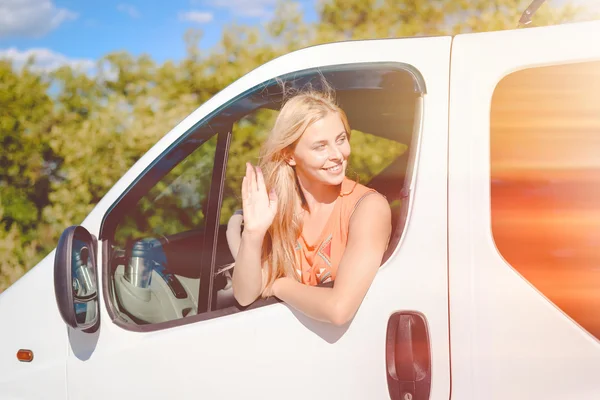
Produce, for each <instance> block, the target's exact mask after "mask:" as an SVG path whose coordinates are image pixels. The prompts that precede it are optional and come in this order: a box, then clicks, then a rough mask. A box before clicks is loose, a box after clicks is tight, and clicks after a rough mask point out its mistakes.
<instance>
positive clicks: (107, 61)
mask: <svg viewBox="0 0 600 400" xmlns="http://www.w3.org/2000/svg"><path fill="white" fill-rule="evenodd" d="M528 3H529V2H528V1H521V0H469V1H467V0H459V1H456V0H427V1H425V0H323V1H321V2H320V3H319V4H318V6H317V7H318V9H317V11H318V12H317V14H318V18H317V21H316V22H312V23H307V22H306V21H304V19H303V15H302V12H301V10H300V8H299V6H298V5H297V4H295V3H289V2H287V3H286V2H281V3H280V5H279V6H278V7H277V9H276V11H275V13H274V15H273V17H272V19H271V20H270V21H269V22H268V23H267V24H266V25H265V26H264V27H263V28H258V27H251V26H239V25H232V26H228V27H226V28H225V29H224V31H223V34H222V37H221V39H220V41H219V42H218V43H217V45H215V46H214V47H213V48H212V49H210V50H209V51H207V52H204V51H203V50H201V49H200V48H199V47H198V41H199V39H200V38H201V32H200V31H194V30H191V31H188V32H187V33H186V35H185V37H184V40H185V41H186V44H187V55H186V57H185V58H184V59H183V60H181V61H179V62H174V61H166V62H164V63H162V64H157V63H156V62H155V61H153V60H152V58H151V57H149V56H147V55H142V56H139V57H135V56H133V55H131V54H128V53H126V52H115V53H111V54H108V55H106V56H105V57H103V58H102V59H101V60H99V61H98V65H97V67H98V73H97V75H95V76H89V75H86V74H82V73H78V72H76V71H75V70H72V69H71V68H69V67H63V68H61V69H59V70H57V71H55V72H54V73H52V74H50V75H45V74H42V73H38V72H34V70H33V69H32V67H31V66H32V64H31V63H29V64H27V65H25V66H24V67H23V68H21V69H17V68H15V67H14V66H13V65H11V63H10V62H8V61H2V62H0V143H1V145H2V152H1V153H0V292H1V291H2V290H3V289H5V288H6V287H7V286H9V285H10V284H11V283H12V282H14V281H15V280H16V279H18V278H19V277H20V276H21V275H22V274H23V273H25V272H26V270H27V269H28V268H31V267H32V266H33V265H35V264H36V263H37V262H38V261H39V260H41V259H42V258H43V257H44V256H45V255H46V254H47V253H48V252H49V251H51V250H52V249H53V248H54V247H55V245H56V243H57V240H58V237H59V236H60V234H61V232H62V231H63V229H64V228H66V227H68V226H70V225H73V224H78V223H80V222H81V221H82V220H83V218H84V217H85V216H86V215H87V213H88V212H89V211H90V210H91V209H92V208H93V206H94V205H95V204H96V203H97V202H98V201H99V200H100V199H101V198H102V196H103V195H104V194H105V193H106V192H107V191H108V189H109V188H110V187H111V186H112V185H113V184H114V183H115V182H116V180H117V179H119V177H120V176H122V174H123V173H124V172H126V171H127V169H128V168H130V167H131V165H132V164H133V163H134V162H135V161H136V160H137V159H139V157H141V156H142V155H143V154H144V152H146V151H147V150H148V149H149V148H150V147H151V146H152V145H153V144H154V143H155V142H156V141H157V140H158V139H159V138H160V137H161V136H163V135H164V134H165V133H166V132H168V131H169V130H170V129H171V128H172V127H173V126H175V125H176V124H177V123H178V122H179V121H180V120H182V119H183V118H184V117H185V116H186V115H188V114H189V113H190V112H191V111H192V110H194V109H195V108H197V107H198V106H199V105H200V104H202V103H203V102H205V101H206V100H207V99H209V98H210V97H212V96H213V95H215V94H216V93H218V92H219V91H220V90H221V89H223V88H224V87H225V86H227V85H229V84H230V83H232V82H233V81H234V80H236V79H237V78H239V77H240V76H242V75H243V74H245V73H247V72H248V71H250V70H252V69H254V68H256V67H258V66H259V65H261V64H263V63H265V62H267V61H269V60H271V59H273V58H275V57H277V56H280V55H282V54H285V53H287V52H290V51H292V50H296V49H298V48H302V47H305V46H308V45H312V44H318V43H326V42H331V41H339V40H348V39H365V38H390V37H406V36H418V35H438V34H456V33H460V32H477V31H491V30H501V29H512V28H515V27H516V23H517V21H518V18H519V16H520V14H521V12H522V11H523V10H524V9H525V7H526V6H527V4H528ZM586 18H590V16H589V15H586V14H585V12H584V10H580V9H576V8H574V7H571V6H565V7H552V6H551V5H550V4H545V5H544V6H542V7H541V8H540V10H539V11H538V13H537V14H536V16H535V22H536V24H537V25H548V24H558V23H562V22H571V21H575V20H578V19H586ZM272 119H273V115H269V113H259V114H258V115H255V116H254V117H253V119H252V121H250V122H248V121H245V122H244V121H242V122H240V123H238V124H237V125H236V127H235V129H236V131H235V140H234V141H233V142H232V150H231V151H232V154H242V153H243V154H244V158H242V157H231V158H230V164H229V165H228V170H227V185H228V186H227V187H226V194H227V193H228V195H226V196H225V199H224V208H225V209H226V210H228V211H227V212H225V213H224V215H223V216H222V219H226V218H227V216H228V214H230V213H231V212H232V211H233V210H234V209H235V207H237V206H238V205H236V203H237V197H236V191H237V190H238V188H239V182H240V179H241V176H243V172H242V171H243V161H244V160H246V159H252V158H253V157H254V158H256V156H257V150H258V145H259V143H260V140H261V136H260V134H258V133H259V132H266V131H267V126H269V124H270V123H272ZM353 140H354V141H357V142H356V143H358V145H357V146H356V148H358V149H362V150H361V151H358V152H357V153H358V154H357V155H356V156H355V157H354V158H353V161H352V162H353V164H352V167H353V169H355V170H356V171H357V173H359V175H361V178H363V179H364V178H366V179H368V177H369V176H372V175H373V174H375V173H377V172H378V171H377V169H378V168H381V167H382V166H384V165H385V163H386V162H388V161H389V160H390V159H391V157H394V156H395V155H397V154H399V152H402V151H404V149H403V148H400V147H394V146H390V144H389V143H383V144H382V143H381V142H376V141H377V139H376V138H372V137H369V136H368V135H366V134H363V133H361V132H358V133H357V134H355V135H353ZM378 143H379V144H378ZM207 149H208V147H207ZM203 151H205V150H203ZM206 151H208V150H206ZM213 151H214V148H213ZM202 156H203V157H204V156H205V154H203V155H202ZM194 157H195V156H192V158H190V160H191V162H196V160H195V158H194ZM199 157H200V156H199ZM386 160H387V161H386ZM178 168H179V169H181V171H179V170H177V171H173V173H174V174H177V173H182V174H183V176H185V174H186V173H185V171H184V170H185V168H186V167H185V165H181V166H179V167H178ZM207 170H209V169H207ZM207 176H209V175H207ZM205 178H206V177H205ZM161 190H162V191H163V192H164V191H165V190H167V189H166V187H162V186H161V187H157V188H156V189H155V191H156V192H151V193H149V194H148V196H150V197H151V196H154V198H156V197H157V196H160V195H161V193H163V192H161ZM169 190H170V189H169ZM167 192H168V190H167ZM163 196H165V195H164V193H163ZM150 197H149V198H150ZM149 198H148V199H145V200H144V199H143V200H142V201H141V202H140V205H139V210H138V212H139V213H142V214H143V213H145V212H146V213H147V212H149V206H148V204H146V203H147V202H148V201H149ZM163 201H171V200H169V199H168V196H166V197H164V200H163ZM178 201H180V200H178ZM144 202H146V203H144ZM144 204H145V205H144ZM180 206H181V207H180V208H181V209H183V213H184V214H185V215H173V216H170V217H172V218H170V220H172V221H174V222H173V224H175V225H173V226H171V225H165V224H164V219H162V220H161V221H156V220H155V219H152V217H150V216H148V218H142V217H139V216H138V218H136V216H135V215H132V216H131V217H132V219H131V221H130V222H127V223H125V224H124V231H123V232H124V234H126V235H128V236H130V235H133V234H134V233H143V232H145V231H156V230H157V229H163V230H164V231H165V232H168V231H170V230H178V229H184V228H185V226H186V225H191V226H193V225H195V224H198V223H199V221H201V220H202V218H203V215H202V210H199V209H197V208H194V207H190V208H186V207H184V206H182V205H181V204H180ZM142 214H140V215H142ZM140 220H147V221H149V225H148V226H138V225H139V223H138V222H139V221H140ZM182 224H183V225H182ZM179 225H181V226H179ZM127 229H129V231H128V230H127Z"/></svg>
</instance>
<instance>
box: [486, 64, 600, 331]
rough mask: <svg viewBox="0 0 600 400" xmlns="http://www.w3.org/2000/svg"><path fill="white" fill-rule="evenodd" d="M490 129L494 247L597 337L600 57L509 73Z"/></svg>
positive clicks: (599, 301) (599, 317) (494, 100)
mask: <svg viewBox="0 0 600 400" xmlns="http://www.w3.org/2000/svg"><path fill="white" fill-rule="evenodd" d="M490 134H491V137H490V146H491V148H490V150H491V154H490V156H491V219H492V232H493V236H494V240H495V243H496V246H497V248H498V250H499V251H500V253H501V254H502V256H503V257H504V259H505V260H506V261H507V262H508V263H509V264H510V265H511V266H512V267H513V268H514V269H515V270H516V271H518V272H519V273H520V274H521V275H522V276H523V277H524V278H525V279H527V280H528V281H529V282H530V283H531V284H532V285H533V286H535V287H536V288H537V289H538V290H539V291H540V292H541V293H542V294H543V295H544V296H546V297H547V298H548V299H549V300H550V301H551V302H553V303H554V304H555V305H556V306H557V307H558V308H560V309H561V310H562V311H563V312H564V313H566V314H567V315H568V316H569V317H571V318H572V319H573V320H574V321H575V322H576V323H577V324H579V325H580V326H581V327H582V328H584V329H586V330H587V331H588V332H589V333H591V334H592V335H594V336H595V337H596V338H600V156H599V155H600V62H583V63H577V64H568V65H557V66H545V67H538V68H531V69H526V70H522V71H517V72H514V73H512V74H510V75H508V76H507V77H505V78H504V79H503V80H502V81H500V83H499V84H498V86H497V87H496V89H495V92H494V95H493V98H492V107H491V126H490Z"/></svg>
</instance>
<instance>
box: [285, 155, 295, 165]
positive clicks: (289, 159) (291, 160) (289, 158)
mask: <svg viewBox="0 0 600 400" xmlns="http://www.w3.org/2000/svg"><path fill="white" fill-rule="evenodd" d="M285 162H286V163H287V164H288V165H289V166H290V167H295V166H296V160H295V159H294V155H293V154H289V155H288V156H287V157H286V158H285Z"/></svg>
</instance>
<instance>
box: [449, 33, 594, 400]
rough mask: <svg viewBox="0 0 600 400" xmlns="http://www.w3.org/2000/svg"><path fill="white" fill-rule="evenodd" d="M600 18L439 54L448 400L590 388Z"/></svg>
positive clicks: (458, 43)
mask: <svg viewBox="0 0 600 400" xmlns="http://www.w3.org/2000/svg"><path fill="white" fill-rule="evenodd" d="M598 37H600V21H595V22H588V23H578V24H565V25H560V26H553V27H544V28H531V29H522V30H514V31H503V32H491V33H481V34H466V35H459V36H457V37H456V38H455V40H454V43H453V46H452V68H451V71H452V73H451V81H450V88H451V96H450V99H451V103H450V156H449V158H450V159H449V202H450V204H449V234H450V239H449V240H450V247H449V249H450V258H449V260H450V328H451V347H452V355H453V358H452V367H453V374H452V396H453V397H455V398H460V399H505V398H511V399H516V398H521V399H565V398H573V399H575V398H576V399H596V398H598V394H599V393H600V381H599V380H598V371H600V340H599V339H600V311H599V310H600V269H599V268H598V266H599V265H600V251H599V250H598V249H599V247H598V238H600V219H599V215H600V197H599V194H600V192H599V191H598V187H599V183H600V158H599V157H598V154H600V141H599V139H598V138H599V134H600V47H599V46H597V45H596V41H597V38H598Z"/></svg>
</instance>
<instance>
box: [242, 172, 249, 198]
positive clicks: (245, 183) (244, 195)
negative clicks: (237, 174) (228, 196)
mask: <svg viewBox="0 0 600 400" xmlns="http://www.w3.org/2000/svg"><path fill="white" fill-rule="evenodd" d="M247 178H248V177H247V176H244V178H242V201H246V200H248V179H247Z"/></svg>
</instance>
